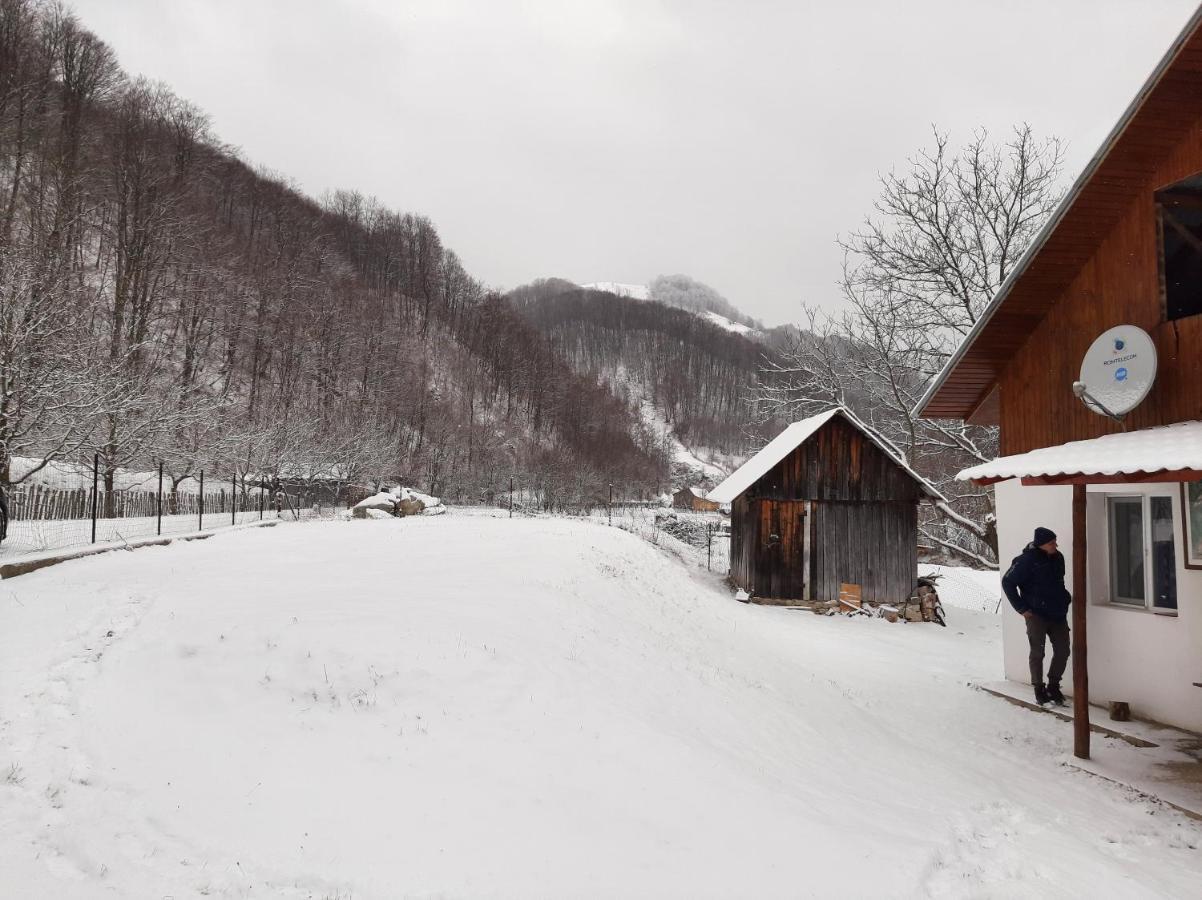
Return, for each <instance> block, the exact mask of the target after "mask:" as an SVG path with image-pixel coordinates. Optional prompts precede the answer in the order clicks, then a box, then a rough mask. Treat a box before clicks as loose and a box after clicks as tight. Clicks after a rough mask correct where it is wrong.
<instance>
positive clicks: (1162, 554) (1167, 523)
mask: <svg viewBox="0 0 1202 900" xmlns="http://www.w3.org/2000/svg"><path fill="white" fill-rule="evenodd" d="M1148 504H1149V512H1150V516H1149V518H1150V520H1151V523H1152V535H1151V537H1152V605H1153V606H1154V607H1156V608H1157V609H1176V608H1177V557H1176V550H1174V549H1173V498H1172V497H1149V498H1148Z"/></svg>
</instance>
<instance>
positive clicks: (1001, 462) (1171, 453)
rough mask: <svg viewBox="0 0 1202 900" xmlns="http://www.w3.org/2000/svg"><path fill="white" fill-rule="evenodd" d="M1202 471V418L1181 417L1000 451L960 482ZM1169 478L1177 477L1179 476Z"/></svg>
mask: <svg viewBox="0 0 1202 900" xmlns="http://www.w3.org/2000/svg"><path fill="white" fill-rule="evenodd" d="M1190 470H1193V471H1202V422H1196V421H1195V422H1178V423H1176V424H1174V425H1163V426H1160V427H1158V428H1143V429H1141V430H1139V431H1127V432H1122V433H1119V434H1107V435H1104V436H1103V437H1098V438H1092V439H1090V440H1085V441H1071V442H1070V443H1067V444H1060V445H1059V446H1056V447H1041V448H1039V449H1038V450H1032V451H1030V452H1029V453H1019V454H1016V455H1014V456H1001V457H998V458H997V459H995V460H993V461H991V462H987V463H981V464H980V465H977V466H973V467H972V468H969V469H965V470H964V471H963V472H960V473H959V474H957V475H956V478H958V479H959V480H961V481H975V482H977V483H978V484H992V483H993V482H995V481H1005V480H1006V479H1008V478H1039V479H1045V480H1047V479H1050V480H1056V479H1063V480H1064V481H1065V483H1070V481H1069V479H1076V480H1078V481H1089V480H1095V481H1103V480H1106V479H1108V478H1114V477H1117V476H1144V477H1141V478H1130V479H1125V480H1146V481H1156V480H1159V479H1157V478H1155V477H1154V476H1155V473H1157V472H1164V473H1177V475H1178V476H1180V474H1181V473H1182V472H1186V471H1190ZM1170 480H1173V481H1178V480H1180V477H1174V478H1171V479H1170Z"/></svg>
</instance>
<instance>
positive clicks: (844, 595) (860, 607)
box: [810, 575, 945, 625]
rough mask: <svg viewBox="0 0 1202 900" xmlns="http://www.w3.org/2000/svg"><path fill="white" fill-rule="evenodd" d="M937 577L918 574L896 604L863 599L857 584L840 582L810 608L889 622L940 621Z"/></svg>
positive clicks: (824, 612) (829, 614)
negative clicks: (831, 595)
mask: <svg viewBox="0 0 1202 900" xmlns="http://www.w3.org/2000/svg"><path fill="white" fill-rule="evenodd" d="M938 580H939V576H938V575H928V576H924V577H922V578H919V579H918V585H917V587H915V589H914V592H913V593H912V594H911V595H910V596H909V597H907V598H906V599H905V600H904V601H903V602H902V603H900V604H898V605H896V606H894V605H892V604H887V603H868V602H864V601H863V599H862V591H861V588H860V585H858V584H842V585H840V586H839V596H838V597H837V598H836V599H834V600H829V601H819V602H816V603H812V604H811V605H810V610H811V611H812V612H814V613H816V614H817V615H820V616H871V617H874V618H880V619H885V620H887V621H889V622H935V623H936V624H938V625H943V624H945V623H944V618H943V605H942V604H941V603H940V602H939V591H938V590H937V589H936V587H935V584H936V582H937V581H938Z"/></svg>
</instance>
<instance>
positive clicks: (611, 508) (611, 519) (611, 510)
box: [605, 481, 614, 525]
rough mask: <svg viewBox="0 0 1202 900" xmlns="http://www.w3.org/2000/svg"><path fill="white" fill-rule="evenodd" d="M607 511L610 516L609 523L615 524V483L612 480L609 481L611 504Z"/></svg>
mask: <svg viewBox="0 0 1202 900" xmlns="http://www.w3.org/2000/svg"><path fill="white" fill-rule="evenodd" d="M605 512H606V515H607V517H608V518H609V524H610V525H613V523H614V483H613V482H612V481H611V482H610V483H609V505H608V506H607V507H606V508H605Z"/></svg>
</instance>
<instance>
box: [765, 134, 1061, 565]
mask: <svg viewBox="0 0 1202 900" xmlns="http://www.w3.org/2000/svg"><path fill="white" fill-rule="evenodd" d="M1061 162H1062V150H1061V145H1060V143H1059V141H1057V140H1056V139H1055V138H1049V139H1047V140H1038V139H1036V138H1035V137H1034V135H1033V134H1032V132H1031V129H1030V128H1029V127H1028V126H1025V125H1024V126H1020V127H1017V128H1015V129H1014V131H1013V134H1012V135H1011V137H1010V139H1009V140H1008V141H1006V142H1004V143H1002V144H1000V145H998V144H993V143H991V142H990V140H989V136H988V134H987V133H986V132H984V131H979V132H977V133H976V134H975V135H974V136H973V138H972V139H971V140H970V141H969V142H968V144H967V145H966V146H964V147H963V148H962V149H961V150H959V151H958V152H956V151H953V150H952V149H951V147H950V144H949V141H948V138H947V136H946V135H945V134H942V133H940V132H938V131H936V132H935V143H934V147H933V149H931V150H928V151H923V152H922V153H920V154H918V155H917V156H915V157H913V158H912V159H910V160H909V166H908V168H907V169H906V170H905V171H904V172H902V173H901V174H899V173H896V172H891V173H889V174H887V175H884V176H882V177H881V179H880V182H881V193H880V195H879V197H878V198H877V200H876V202H875V203H874V214H873V215H870V216H869V217H868V218H867V219H866V220H865V222H864V224H863V226H861V227H860V228H859V229H858V230H856V231H853V232H851V233H850V234H849V235H847V236H846V237H844V238H843V239H841V240H840V241H839V246H840V247H842V249H843V251H844V255H845V256H844V270H843V279H842V283H841V287H842V292H843V298H844V300H845V304H846V306H845V309H844V310H843V311H841V312H839V313H837V314H834V315H829V314H823V313H820V312H818V311H815V310H812V309H811V310H807V314H808V317H809V320H810V321H809V324H810V328H809V330H808V331H806V332H803V333H802V334H801V336H800V337H799V338H798V339H797V341H796V343H795V346H794V347H793V348H791V350H790V352H788V353H786V354H785V358H784V360H783V361H782V362H778V363H775V364H772V363H770V364H767V365H765V366H764V367H763V371H762V372H761V380H760V388H759V392H758V400H759V402H760V404H761V407H762V408H763V409H765V410H771V411H777V412H783V413H789V414H792V415H796V414H798V413H810V412H814V411H816V410H818V409H821V408H824V407H827V406H830V405H832V404H836V403H839V404H846V405H848V406H850V407H852V408H853V409H855V410H856V412H857V413H859V414H860V416H861V417H862V418H864V419H865V420H867V421H868V422H869V423H870V424H872V425H873V426H874V427H875V428H876V429H878V430H879V431H880V432H881V433H882V434H883V435H885V437H887V438H888V439H889V440H890V441H892V442H893V443H894V444H895V445H896V446H897V447H898V448H899V449H900V451H901V452H902V454H903V455H904V456H905V457H906V459H907V461H908V462H910V463H911V464H912V465H914V466H915V468H916V469H918V471H920V472H922V473H923V474H924V475H926V476H927V477H929V478H930V479H931V480H932V481H934V482H935V483H936V485H937V486H939V487H940V488H941V489H942V490H943V491H944V493H945V494H947V495H948V498H949V502H948V503H939V504H937V505H936V506H935V511H934V514H933V515H930V516H928V517H926V518H924V520H923V522H922V523H921V524H920V532H921V535H922V537H923V538H925V539H926V540H927V541H929V542H930V543H932V544H934V545H937V546H939V547H941V548H943V549H944V550H946V551H948V552H950V553H953V554H955V555H956V556H958V557H960V558H961V559H964V560H967V561H969V562H971V563H973V564H976V565H990V566H995V565H996V564H997V546H996V533H995V531H994V529H993V525H992V521H993V510H992V498H991V495H990V494H989V493H988V492H984V491H980V490H976V489H964V488H963V487H962V486H959V485H957V484H956V483H955V481H954V477H953V476H954V475H955V472H956V471H958V470H959V469H960V468H963V467H964V466H966V465H971V464H972V463H975V462H981V461H984V460H987V459H991V458H992V457H993V456H994V455H996V451H997V434H996V429H993V428H989V427H980V426H975V425H970V424H967V423H964V422H960V421H953V420H932V419H922V418H919V417H918V416H917V414H916V413H915V406H916V405H917V403H918V401H919V400H920V399H921V396H922V393H923V391H924V390H925V389H926V387H927V385H928V384H929V383H930V380H931V379H932V378H933V377H934V376H935V375H936V374H937V373H938V372H939V370H940V369H941V368H942V367H943V365H944V363H945V362H946V361H947V359H948V357H949V356H950V355H951V353H952V352H954V350H955V348H956V346H957V345H958V344H959V342H960V341H962V340H963V339H964V336H965V335H966V334H967V333H968V331H969V330H970V329H971V328H972V327H973V325H974V324H975V323H976V321H977V319H978V318H979V316H980V315H981V313H982V311H983V310H984V308H985V306H986V305H987V304H988V302H989V300H990V299H991V298H992V297H993V295H994V294H995V293H996V292H997V290H998V288H999V287H1000V286H1001V284H1002V283H1003V282H1004V281H1005V279H1006V278H1007V276H1008V275H1009V274H1010V272H1011V271H1012V270H1013V268H1014V265H1015V264H1016V263H1017V261H1018V259H1019V258H1020V257H1021V255H1022V252H1023V251H1024V250H1025V249H1026V247H1027V246H1028V245H1029V244H1030V242H1031V240H1032V239H1033V237H1034V236H1035V234H1036V232H1037V231H1038V229H1039V228H1040V226H1041V225H1042V224H1043V223H1044V222H1045V221H1046V220H1047V218H1048V216H1050V215H1051V213H1052V211H1053V210H1054V209H1055V207H1056V204H1057V203H1058V202H1059V199H1060V193H1061V190H1060V187H1059V173H1060V168H1061Z"/></svg>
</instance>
